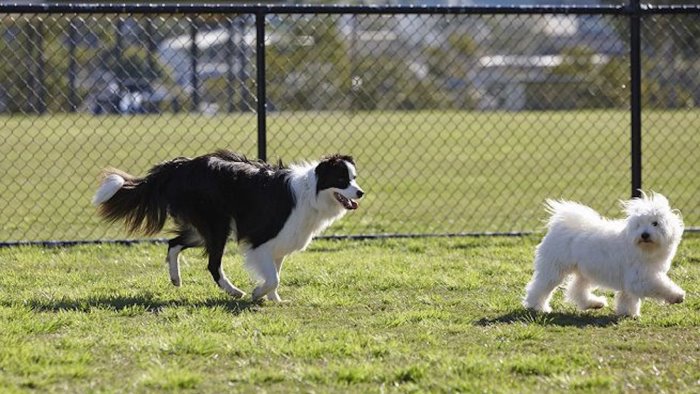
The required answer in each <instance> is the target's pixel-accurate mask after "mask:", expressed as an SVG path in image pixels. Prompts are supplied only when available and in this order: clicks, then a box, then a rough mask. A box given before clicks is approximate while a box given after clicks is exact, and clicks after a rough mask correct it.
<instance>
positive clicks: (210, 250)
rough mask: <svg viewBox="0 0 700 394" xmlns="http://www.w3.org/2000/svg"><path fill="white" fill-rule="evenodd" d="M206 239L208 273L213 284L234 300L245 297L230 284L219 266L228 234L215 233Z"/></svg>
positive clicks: (242, 292)
mask: <svg viewBox="0 0 700 394" xmlns="http://www.w3.org/2000/svg"><path fill="white" fill-rule="evenodd" d="M213 234H216V235H211V236H209V237H205V238H206V248H207V254H208V255H209V265H208V266H207V267H208V268H209V272H210V273H211V276H212V278H214V282H216V284H217V285H219V287H221V288H222V289H223V290H224V291H225V292H226V293H228V294H229V295H231V296H232V297H234V298H241V297H243V296H244V295H245V292H244V291H242V290H241V289H239V288H237V287H236V286H234V285H232V284H231V282H230V281H229V280H228V279H227V278H226V274H225V273H224V269H223V268H222V266H221V259H222V258H223V256H224V249H225V248H226V240H227V238H228V234H227V233H226V232H221V231H219V232H215V233H213Z"/></svg>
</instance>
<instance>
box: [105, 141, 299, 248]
mask: <svg viewBox="0 0 700 394" xmlns="http://www.w3.org/2000/svg"><path fill="white" fill-rule="evenodd" d="M107 173H116V174H118V175H120V176H122V177H123V178H125V180H126V182H125V184H124V186H123V187H122V188H121V189H120V190H119V191H118V192H117V193H116V194H115V195H114V196H113V197H112V198H110V199H109V200H108V201H106V202H105V203H103V204H102V205H101V206H100V214H101V215H102V217H104V218H105V219H107V220H109V221H117V220H125V222H126V225H127V228H128V229H129V231H132V232H142V233H144V234H147V235H150V234H155V233H157V232H158V231H160V230H162V228H163V226H164V225H165V221H166V219H167V216H168V214H170V215H171V216H172V217H173V218H174V219H175V223H176V224H177V225H178V230H177V232H178V234H179V235H180V236H181V237H183V239H188V240H197V239H198V238H200V239H203V240H204V241H205V245H204V246H205V247H206V248H207V252H208V253H211V252H212V251H213V250H214V249H219V248H220V247H222V245H223V244H225V243H226V240H227V239H228V237H229V236H230V235H231V232H232V230H233V231H235V234H236V238H237V240H238V241H239V242H241V241H243V242H247V243H249V244H250V245H251V246H252V247H253V248H255V247H257V246H259V245H261V244H263V243H265V242H267V241H268V240H270V239H271V238H273V237H275V236H276V235H277V234H278V233H279V232H280V230H281V229H282V226H284V223H285V221H286V220H287V218H288V217H289V214H290V213H291V211H292V209H293V208H294V204H295V201H294V197H293V194H292V191H291V190H290V187H289V184H288V180H287V176H288V174H289V169H287V168H285V167H284V166H281V165H277V166H273V165H269V164H267V163H264V162H261V161H253V160H249V159H247V158H246V157H245V156H241V155H238V154H236V153H233V152H228V151H223V150H221V151H217V152H215V153H212V154H208V155H203V156H199V157H196V158H194V159H187V158H177V159H174V160H171V161H168V162H165V163H162V164H159V165H157V166H155V167H153V168H152V169H151V170H150V171H149V172H148V175H146V176H145V177H143V178H136V177H133V176H131V175H128V174H125V173H123V172H119V171H115V170H108V171H107ZM232 220H234V221H235V223H236V228H235V229H231V228H230V225H231V222H232ZM193 232H194V234H193ZM195 234H196V235H198V236H196V235H195ZM190 243H193V245H192V246H197V244H198V243H197V242H190ZM183 245H186V244H183Z"/></svg>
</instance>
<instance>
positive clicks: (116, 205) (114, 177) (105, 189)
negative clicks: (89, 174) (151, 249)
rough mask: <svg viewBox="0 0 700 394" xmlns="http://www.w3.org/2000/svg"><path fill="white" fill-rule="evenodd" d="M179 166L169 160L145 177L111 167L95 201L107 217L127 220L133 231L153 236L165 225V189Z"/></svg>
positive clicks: (166, 212) (103, 215)
mask: <svg viewBox="0 0 700 394" xmlns="http://www.w3.org/2000/svg"><path fill="white" fill-rule="evenodd" d="M176 167H177V165H176V163H175V161H171V162H166V163H163V164H160V165H158V166H155V167H153V168H152V169H151V171H149V173H148V175H147V176H146V177H143V178H137V177H134V176H132V175H129V174H127V173H125V172H123V171H120V170H117V169H111V168H110V169H107V170H105V171H104V179H103V181H102V183H101V184H100V187H99V188H98V189H97V192H96V193H95V196H94V197H93V199H92V203H93V204H94V205H97V206H98V207H99V215H100V216H101V217H102V218H103V219H105V220H107V221H109V222H117V221H120V220H123V221H124V222H125V224H126V228H127V230H128V231H129V232H132V233H133V232H139V233H143V234H145V235H153V234H155V233H157V232H159V231H160V230H162V229H163V226H165V220H166V219H167V217H168V201H167V198H166V194H165V193H164V191H165V190H166V186H167V185H166V184H167V183H168V182H169V180H170V177H171V174H172V170H173V169H175V168H176Z"/></svg>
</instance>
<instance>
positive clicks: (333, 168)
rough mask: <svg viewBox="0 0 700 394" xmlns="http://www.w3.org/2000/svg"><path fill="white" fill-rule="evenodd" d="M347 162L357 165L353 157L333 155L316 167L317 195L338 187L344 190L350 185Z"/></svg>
mask: <svg viewBox="0 0 700 394" xmlns="http://www.w3.org/2000/svg"><path fill="white" fill-rule="evenodd" d="M345 162H349V163H351V164H353V165H354V164H355V161H354V160H353V159H352V157H351V156H343V155H333V156H327V157H325V158H324V159H323V161H321V163H319V164H318V166H317V167H316V170H315V171H316V178H317V179H318V182H317V183H316V193H317V194H318V192H320V191H321V190H324V189H329V188H332V187H336V188H338V189H344V188H346V187H348V185H349V184H350V181H352V179H350V176H349V174H348V167H347V165H346V164H345Z"/></svg>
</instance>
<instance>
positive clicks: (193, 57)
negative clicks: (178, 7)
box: [190, 17, 199, 111]
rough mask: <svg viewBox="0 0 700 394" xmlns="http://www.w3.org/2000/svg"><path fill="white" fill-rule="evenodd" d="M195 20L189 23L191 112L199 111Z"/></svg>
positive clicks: (196, 28)
mask: <svg viewBox="0 0 700 394" xmlns="http://www.w3.org/2000/svg"><path fill="white" fill-rule="evenodd" d="M197 30H198V26H197V19H196V17H195V18H193V19H192V21H191V22H190V69H191V71H190V72H191V73H192V74H191V75H190V84H191V85H192V111H197V110H198V109H199V75H198V72H197V68H198V60H199V59H198V57H199V48H197Z"/></svg>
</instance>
